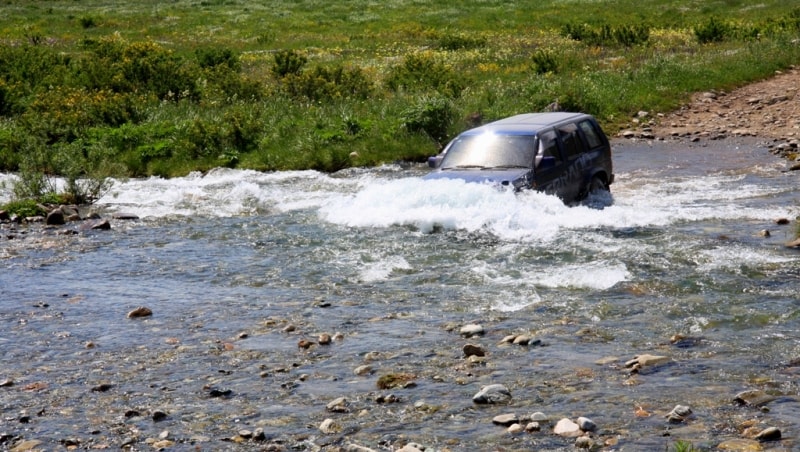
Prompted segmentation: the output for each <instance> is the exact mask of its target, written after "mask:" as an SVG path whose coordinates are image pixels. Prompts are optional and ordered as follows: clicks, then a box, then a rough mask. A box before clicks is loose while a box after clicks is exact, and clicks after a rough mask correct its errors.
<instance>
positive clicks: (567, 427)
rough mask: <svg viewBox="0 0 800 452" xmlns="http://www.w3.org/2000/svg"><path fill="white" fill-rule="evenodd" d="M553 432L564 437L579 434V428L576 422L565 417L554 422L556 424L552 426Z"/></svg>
mask: <svg viewBox="0 0 800 452" xmlns="http://www.w3.org/2000/svg"><path fill="white" fill-rule="evenodd" d="M553 433H555V434H556V435H559V436H565V437H573V436H574V437H577V436H581V428H580V426H578V424H576V423H574V422H572V421H571V420H569V419H567V418H563V419H561V420H560V421H558V422H557V423H556V426H555V427H553Z"/></svg>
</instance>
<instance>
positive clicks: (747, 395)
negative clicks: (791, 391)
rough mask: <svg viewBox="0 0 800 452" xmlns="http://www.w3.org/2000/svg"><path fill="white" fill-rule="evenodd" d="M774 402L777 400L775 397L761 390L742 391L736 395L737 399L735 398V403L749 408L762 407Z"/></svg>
mask: <svg viewBox="0 0 800 452" xmlns="http://www.w3.org/2000/svg"><path fill="white" fill-rule="evenodd" d="M773 400H775V397H773V396H771V395H769V394H767V393H766V392H764V391H761V390H759V389H753V390H751V391H742V392H740V393H738V394H736V397H734V398H733V401H734V402H736V403H738V404H740V405H747V406H762V405H766V404H768V403H769V402H772V401H773Z"/></svg>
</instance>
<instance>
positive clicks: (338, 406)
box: [325, 397, 349, 413]
mask: <svg viewBox="0 0 800 452" xmlns="http://www.w3.org/2000/svg"><path fill="white" fill-rule="evenodd" d="M348 405H349V403H348V401H347V399H346V398H344V397H339V398H338V399H334V400H332V401H331V402H329V403H328V405H326V407H325V408H326V409H327V410H328V411H332V412H334V413H346V412H347V411H348V409H347V406H348Z"/></svg>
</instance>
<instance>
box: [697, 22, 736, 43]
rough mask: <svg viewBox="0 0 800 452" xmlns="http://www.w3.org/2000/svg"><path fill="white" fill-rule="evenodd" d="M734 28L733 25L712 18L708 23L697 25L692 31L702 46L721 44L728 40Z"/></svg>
mask: <svg viewBox="0 0 800 452" xmlns="http://www.w3.org/2000/svg"><path fill="white" fill-rule="evenodd" d="M732 30H733V28H732V27H731V25H729V24H727V23H725V22H722V21H720V20H718V19H717V18H715V17H710V18H709V19H708V20H707V21H705V22H702V23H700V24H697V25H696V26H695V27H694V28H693V30H692V31H694V35H695V37H696V38H697V41H698V42H700V43H701V44H708V43H711V42H720V41H724V40H725V39H726V38H728V37H729V36H730V34H731V32H732Z"/></svg>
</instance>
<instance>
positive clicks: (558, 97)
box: [0, 0, 800, 201]
mask: <svg viewBox="0 0 800 452" xmlns="http://www.w3.org/2000/svg"><path fill="white" fill-rule="evenodd" d="M791 3H792V2H785V1H784V0H765V1H762V2H760V3H758V4H753V3H752V2H749V1H746V0H725V1H691V2H686V1H683V0H680V1H679V0H672V1H663V0H636V1H633V0H551V1H547V0H518V1H505V0H504V1H500V0H485V1H479V2H476V1H463V0H462V1H458V0H431V1H426V2H419V1H406V0H401V1H386V2H371V1H363V0H342V1H335V2H331V1H321V0H320V1H312V0H299V1H255V0H172V1H166V2H164V1H161V0H140V1H136V2H128V1H122V0H103V1H100V0H69V1H67V0H51V1H36V0H6V1H4V2H3V3H2V5H0V15H1V16H2V17H4V19H3V20H2V22H0V27H2V28H1V29H0V171H6V172H8V171H13V172H19V173H20V174H21V175H23V178H22V180H23V183H20V184H18V186H17V187H15V188H14V190H15V195H16V196H17V197H21V198H24V197H36V196H40V195H42V194H45V193H47V192H48V191H52V187H51V185H50V184H48V182H47V177H48V176H49V175H53V174H59V175H61V176H64V177H66V178H67V180H68V181H69V182H71V183H72V189H71V190H72V191H73V192H74V193H72V195H73V198H78V200H81V201H87V200H88V201H90V200H91V198H92V197H93V196H94V195H97V193H96V192H97V191H99V190H102V188H103V184H102V183H93V184H87V183H84V184H83V185H81V184H80V182H81V181H84V180H86V179H89V180H94V181H95V182H96V181H97V180H98V179H99V180H102V179H103V178H105V177H106V176H117V177H120V176H130V177H138V176H149V175H158V176H165V177H169V176H178V175H184V174H186V173H188V172H190V171H195V170H200V171H203V170H208V169H210V168H214V167H219V166H227V167H239V168H252V169H257V170H290V169H317V170H321V171H335V170H338V169H341V168H345V167H348V166H363V165H377V164H381V163H383V162H392V161H398V160H416V161H419V160H421V159H423V158H424V157H425V156H428V155H431V154H434V153H436V152H437V151H438V150H439V148H440V147H441V146H442V145H443V144H444V143H446V141H447V140H448V139H449V138H450V137H452V136H453V135H454V134H456V133H458V132H459V131H461V130H464V129H466V128H468V127H472V126H474V125H477V124H479V123H482V122H487V121H490V120H494V119H497V118H500V117H504V116H507V115H511V114H516V113H520V112H528V111H537V110H543V109H546V108H548V106H552V104H557V105H558V106H559V107H560V108H561V109H565V110H575V111H583V112H588V113H591V114H594V115H596V116H597V117H598V118H599V119H600V121H601V123H602V124H603V125H604V127H605V128H606V129H607V131H609V132H612V133H613V132H614V131H616V130H617V129H618V128H620V127H622V126H624V125H625V123H626V122H627V121H628V120H629V118H631V117H632V116H633V115H634V114H635V113H636V112H638V111H639V110H649V111H668V110H670V109H673V108H675V107H676V106H678V105H679V104H680V103H682V102H684V101H685V100H686V99H687V98H688V96H689V94H690V93H691V92H694V91H698V90H708V89H730V88H733V87H736V86H739V85H742V84H745V83H748V82H751V81H754V80H758V79H762V78H765V77H768V76H770V75H771V74H773V73H774V71H775V70H779V69H782V68H786V67H788V66H789V65H792V64H796V63H798V61H800V41H799V39H800V7H797V6H793V5H792V4H791Z"/></svg>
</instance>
